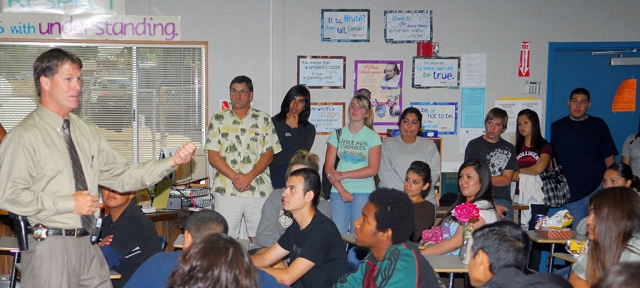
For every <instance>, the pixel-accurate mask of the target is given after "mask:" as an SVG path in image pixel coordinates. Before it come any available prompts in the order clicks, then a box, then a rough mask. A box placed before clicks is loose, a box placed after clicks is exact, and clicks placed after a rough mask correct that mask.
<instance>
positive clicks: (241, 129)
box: [204, 76, 282, 240]
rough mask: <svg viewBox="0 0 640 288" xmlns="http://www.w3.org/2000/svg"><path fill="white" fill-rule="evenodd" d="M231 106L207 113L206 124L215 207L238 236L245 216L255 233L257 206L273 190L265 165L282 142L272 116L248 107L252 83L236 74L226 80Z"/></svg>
mask: <svg viewBox="0 0 640 288" xmlns="http://www.w3.org/2000/svg"><path fill="white" fill-rule="evenodd" d="M229 96H230V98H229V99H230V100H231V103H232V105H231V109H229V110H225V111H222V112H219V113H217V114H215V115H213V116H212V117H211V120H210V121H209V127H208V128H207V142H206V144H205V146H204V149H205V150H207V151H208V155H209V163H210V164H211V166H213V168H214V173H213V181H212V183H213V186H212V189H211V190H212V192H213V196H214V197H215V201H216V203H215V209H216V211H218V212H220V214H222V216H224V218H225V219H226V220H227V222H228V223H229V235H230V236H231V237H233V238H238V237H240V236H241V235H242V234H241V231H240V229H241V228H240V227H242V225H241V222H242V221H244V224H245V227H246V230H247V234H248V236H249V238H250V239H252V240H253V237H255V236H256V230H257V229H258V222H260V211H262V205H263V204H264V201H265V200H266V199H267V196H269V193H271V191H273V186H272V185H271V173H270V171H269V164H270V163H271V161H272V160H273V155H274V154H276V153H278V152H280V151H281V150H282V147H281V146H280V141H279V140H278V134H277V133H276V129H275V127H274V126H273V122H271V117H270V116H269V115H268V114H267V113H265V112H262V111H259V110H257V109H255V108H253V107H251V101H253V82H252V81H251V79H250V78H249V77H247V76H237V77H235V78H233V80H231V84H229Z"/></svg>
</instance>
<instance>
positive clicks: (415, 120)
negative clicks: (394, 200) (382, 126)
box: [378, 107, 440, 217]
mask: <svg viewBox="0 0 640 288" xmlns="http://www.w3.org/2000/svg"><path fill="white" fill-rule="evenodd" d="M398 127H399V128H400V135H399V136H396V137H392V138H387V139H386V140H384V142H383V143H382V153H381V159H380V171H378V178H380V183H379V186H380V188H394V189H397V190H400V191H402V190H403V189H404V179H405V173H406V172H407V169H408V168H409V164H411V162H413V161H415V160H419V161H422V162H425V163H427V164H428V165H429V168H431V175H430V176H431V179H432V181H433V183H432V184H431V185H430V187H429V190H427V195H426V197H425V199H426V200H427V201H429V202H431V204H433V205H436V195H435V194H436V193H435V192H433V188H432V187H433V186H435V185H436V184H437V182H438V180H439V179H440V152H439V151H438V147H437V146H436V144H435V143H434V142H433V141H431V140H428V139H425V138H422V137H419V134H420V132H421V131H420V130H421V128H422V113H420V110H418V109H416V108H414V107H409V108H407V109H404V111H402V115H400V120H399V121H398ZM433 216H434V217H435V214H433Z"/></svg>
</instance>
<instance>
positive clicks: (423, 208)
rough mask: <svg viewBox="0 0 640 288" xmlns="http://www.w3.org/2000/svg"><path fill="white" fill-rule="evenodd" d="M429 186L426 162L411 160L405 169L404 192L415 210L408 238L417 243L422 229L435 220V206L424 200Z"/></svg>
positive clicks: (429, 226) (429, 180)
mask: <svg viewBox="0 0 640 288" xmlns="http://www.w3.org/2000/svg"><path fill="white" fill-rule="evenodd" d="M430 186H431V169H430V168H429V165H428V164H427V163H424V162H422V161H413V162H412V163H411V165H409V169H407V175H406V176H405V178H404V192H405V193H407V195H408V196H409V199H411V202H412V203H413V208H414V210H415V219H416V220H415V223H414V228H413V233H412V234H411V237H409V240H411V242H415V243H419V242H420V238H422V231H424V230H426V229H429V228H431V226H433V222H434V221H435V217H434V215H435V213H436V206H435V205H433V204H432V203H431V202H429V201H425V200H424V198H425V197H427V193H429V188H430Z"/></svg>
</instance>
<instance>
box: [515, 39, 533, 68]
mask: <svg viewBox="0 0 640 288" xmlns="http://www.w3.org/2000/svg"><path fill="white" fill-rule="evenodd" d="M529 46H531V42H525V41H522V46H521V48H520V67H519V69H518V77H529V63H530V61H529V55H530V51H531V50H529Z"/></svg>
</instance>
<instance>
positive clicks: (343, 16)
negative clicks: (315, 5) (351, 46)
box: [320, 9, 371, 42]
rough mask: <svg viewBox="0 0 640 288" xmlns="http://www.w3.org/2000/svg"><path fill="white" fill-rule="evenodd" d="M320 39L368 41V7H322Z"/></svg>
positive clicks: (326, 40)
mask: <svg viewBox="0 0 640 288" xmlns="http://www.w3.org/2000/svg"><path fill="white" fill-rule="evenodd" d="M321 13H322V14H321V15H320V18H321V22H320V31H321V32H320V41H322V42H369V41H370V37H369V27H370V22H371V21H370V20H369V9H322V12H321Z"/></svg>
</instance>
